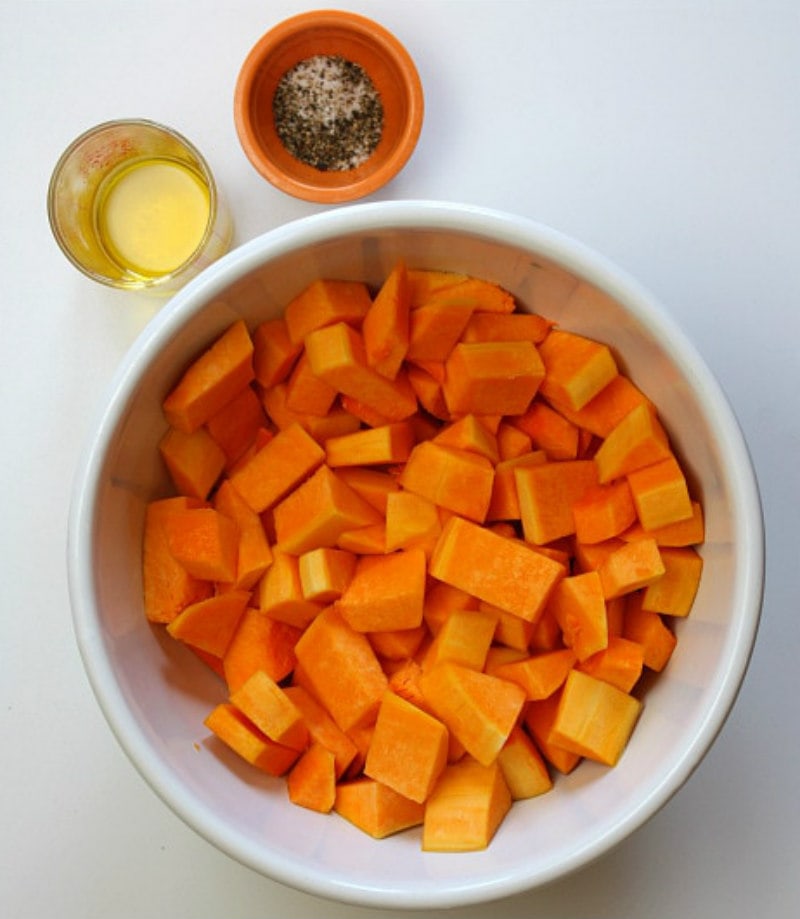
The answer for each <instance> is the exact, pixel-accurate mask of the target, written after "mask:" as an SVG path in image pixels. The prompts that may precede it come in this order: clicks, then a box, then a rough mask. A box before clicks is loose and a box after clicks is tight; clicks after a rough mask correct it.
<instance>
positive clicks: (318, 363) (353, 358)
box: [305, 322, 417, 422]
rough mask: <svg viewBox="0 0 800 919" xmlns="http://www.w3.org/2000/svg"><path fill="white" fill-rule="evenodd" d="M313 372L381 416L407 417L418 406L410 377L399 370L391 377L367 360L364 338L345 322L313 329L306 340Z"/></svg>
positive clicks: (402, 418) (388, 419) (397, 418)
mask: <svg viewBox="0 0 800 919" xmlns="http://www.w3.org/2000/svg"><path fill="white" fill-rule="evenodd" d="M305 348H306V354H307V355H308V359H309V361H310V363H311V369H312V370H313V371H314V373H315V374H316V375H317V376H318V377H319V378H320V379H322V380H324V381H325V382H326V383H328V384H329V385H330V386H332V387H333V388H334V389H336V390H337V391H338V392H339V393H341V394H342V395H344V396H349V397H350V398H352V399H355V400H356V401H357V402H360V403H363V405H365V406H366V407H367V408H368V409H370V410H371V411H372V412H375V413H377V415H378V417H379V418H380V419H381V420H385V421H387V422H389V421H404V420H405V419H406V418H409V417H410V416H411V415H413V414H414V412H416V410H417V397H416V395H415V394H414V391H413V390H412V389H411V385H410V384H409V382H408V378H407V377H406V376H405V375H404V374H403V373H402V372H398V374H397V376H396V377H395V378H394V379H393V380H390V379H388V378H387V377H384V376H382V375H381V374H380V373H378V371H377V370H375V369H374V368H373V367H371V366H370V365H369V363H368V361H367V354H366V350H365V348H364V341H363V339H362V337H361V335H360V334H359V332H358V331H357V330H356V329H353V328H351V326H349V325H347V323H345V322H338V323H336V324H334V325H330V326H325V327H324V328H321V329H317V330H316V331H314V332H312V333H311V334H310V335H309V336H308V337H307V338H306V341H305Z"/></svg>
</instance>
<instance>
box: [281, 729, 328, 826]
mask: <svg viewBox="0 0 800 919" xmlns="http://www.w3.org/2000/svg"><path fill="white" fill-rule="evenodd" d="M335 767H336V763H335V759H334V756H333V753H331V751H330V750H328V749H326V748H325V747H323V746H322V745H321V744H318V743H314V744H312V745H311V746H310V747H309V748H308V749H307V750H306V751H305V752H304V753H303V754H302V756H301V757H300V759H298V760H297V762H296V763H295V764H294V765H293V766H292V768H291V770H290V772H289V775H288V776H287V777H286V789H287V791H288V793H289V800H290V801H291V802H292V804H297V805H298V807H305V808H308V810H312V811H316V812H317V813H319V814H328V813H330V811H331V810H333V805H334V802H335V801H336V771H335Z"/></svg>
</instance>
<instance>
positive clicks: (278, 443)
mask: <svg viewBox="0 0 800 919" xmlns="http://www.w3.org/2000/svg"><path fill="white" fill-rule="evenodd" d="M324 460H325V451H324V450H323V448H322V447H321V446H320V445H319V444H318V443H317V442H316V441H315V440H314V439H313V438H312V437H311V435H310V434H308V433H307V432H306V431H305V430H304V429H303V428H302V427H301V426H300V425H299V424H298V423H297V422H293V423H292V424H290V425H289V427H287V428H286V429H285V430H282V431H279V432H278V433H277V434H276V435H275V436H274V437H273V438H272V440H270V441H269V443H267V444H266V445H265V446H263V447H262V448H261V449H260V450H259V451H258V452H257V453H255V454H254V455H253V456H252V457H251V458H250V459H249V460H248V461H247V462H246V463H244V464H243V465H242V466H240V467H238V468H237V469H236V470H235V471H234V472H233V473H232V474H231V476H230V481H231V484H232V485H233V487H234V488H235V489H236V490H237V491H238V492H239V494H240V495H241V496H242V497H243V498H244V500H245V501H246V502H247V503H248V505H249V506H250V508H251V509H252V510H254V511H255V512H256V513H257V514H260V513H261V512H262V511H265V510H267V508H270V507H272V506H273V505H274V504H276V503H277V502H278V501H279V500H280V499H281V498H282V497H284V495H286V494H288V492H290V491H291V490H292V489H293V488H294V487H295V486H296V485H297V484H298V483H299V482H302V481H303V479H305V478H306V477H307V476H308V475H310V474H311V473H312V472H313V471H314V470H315V469H317V468H318V467H319V466H320V465H322V463H323V461H324Z"/></svg>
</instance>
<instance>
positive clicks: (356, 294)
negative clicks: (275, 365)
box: [283, 278, 372, 344]
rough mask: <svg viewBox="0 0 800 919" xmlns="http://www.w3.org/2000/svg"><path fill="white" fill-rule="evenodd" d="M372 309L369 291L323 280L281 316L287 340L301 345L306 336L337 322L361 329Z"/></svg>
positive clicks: (361, 286)
mask: <svg viewBox="0 0 800 919" xmlns="http://www.w3.org/2000/svg"><path fill="white" fill-rule="evenodd" d="M371 306H372V298H371V297H370V295H369V290H368V289H367V285H366V284H364V283H362V282H361V281H347V280H339V279H338V278H336V279H330V278H322V279H320V280H317V281H312V282H311V284H309V285H308V286H307V287H306V288H304V289H303V290H302V291H301V292H300V293H299V294H297V296H296V297H294V298H293V299H292V300H290V301H289V303H288V304H287V306H286V309H285V310H284V313H283V316H284V319H285V320H286V328H287V331H288V333H289V339H290V340H291V341H292V342H293V343H294V344H302V343H303V342H304V341H305V339H306V338H307V337H308V335H310V334H311V333H312V332H314V331H315V330H316V329H321V328H324V327H325V326H330V325H334V324H335V323H338V322H345V323H349V324H351V325H361V323H362V322H363V320H364V317H365V316H366V315H367V313H368V312H369V309H370V307H371Z"/></svg>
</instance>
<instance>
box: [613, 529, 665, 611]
mask: <svg viewBox="0 0 800 919" xmlns="http://www.w3.org/2000/svg"><path fill="white" fill-rule="evenodd" d="M665 570H666V569H665V568H664V561H663V559H662V557H661V552H660V551H659V548H658V545H657V543H656V541H655V540H654V539H637V540H636V541H635V542H626V543H623V545H622V546H620V548H618V549H615V550H614V551H613V552H611V554H610V555H609V556H608V557H607V558H606V559H605V560H604V561H603V562H601V564H600V567H599V568H598V569H597V573H598V574H599V576H600V581H601V582H602V585H603V594H604V595H605V597H606V599H607V600H612V599H614V598H615V597H620V596H622V595H623V594H628V593H632V592H633V591H635V590H638V589H639V588H640V587H646V586H647V585H648V584H652V583H653V582H654V581H657V580H658V579H659V578H660V577H662V576H663V574H664V571H665Z"/></svg>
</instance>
